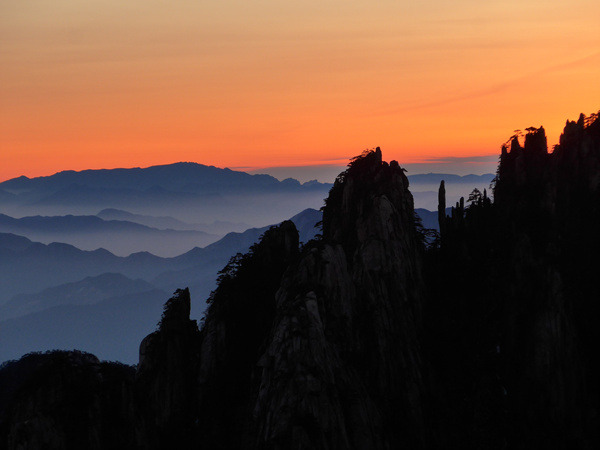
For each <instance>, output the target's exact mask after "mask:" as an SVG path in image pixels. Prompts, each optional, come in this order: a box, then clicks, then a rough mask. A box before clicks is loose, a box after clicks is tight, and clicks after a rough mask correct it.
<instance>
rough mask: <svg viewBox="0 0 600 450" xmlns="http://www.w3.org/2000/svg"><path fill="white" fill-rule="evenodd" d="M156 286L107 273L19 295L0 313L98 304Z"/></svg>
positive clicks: (0, 308) (13, 314)
mask: <svg viewBox="0 0 600 450" xmlns="http://www.w3.org/2000/svg"><path fill="white" fill-rule="evenodd" d="M153 289H154V286H152V285H151V284H150V283H148V282H146V281H144V280H140V279H137V280H131V279H129V278H127V277H126V276H124V275H122V274H120V273H104V274H102V275H98V276H96V277H86V278H84V279H83V280H81V281H77V282H75V283H66V284H62V285H60V286H54V287H50V288H47V289H44V290H43V291H41V292H38V293H35V294H21V295H16V296H14V297H12V298H11V300H10V301H8V302H7V303H5V304H4V305H0V317H2V320H7V319H11V318H14V317H19V316H23V315H27V314H30V313H33V312H38V311H43V310H46V309H48V308H52V307H54V306H59V305H86V304H94V303H99V302H100V301H102V300H106V299H107V298H110V297H116V296H119V295H130V294H134V293H139V292H146V291H151V290H153ZM0 359H1V358H0Z"/></svg>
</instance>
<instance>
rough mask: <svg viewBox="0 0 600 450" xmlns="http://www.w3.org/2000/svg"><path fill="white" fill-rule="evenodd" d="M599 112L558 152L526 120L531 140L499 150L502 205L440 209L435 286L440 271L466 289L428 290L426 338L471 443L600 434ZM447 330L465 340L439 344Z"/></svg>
mask: <svg viewBox="0 0 600 450" xmlns="http://www.w3.org/2000/svg"><path fill="white" fill-rule="evenodd" d="M595 119H596V118H595V117H593V118H592V120H589V119H588V120H586V119H585V118H584V117H581V118H580V119H579V121H578V122H577V123H575V122H568V123H567V126H566V127H565V131H564V134H563V135H562V136H561V140H560V144H559V145H558V146H557V147H556V148H555V149H554V151H553V152H552V153H549V152H548V149H547V147H546V145H547V144H546V136H545V132H544V129H543V128H539V129H535V128H530V129H528V133H527V135H526V136H525V141H524V145H523V146H521V144H520V143H519V140H518V138H517V137H514V138H513V139H512V140H511V141H510V145H507V146H506V147H504V148H503V151H502V155H501V160H500V166H499V168H498V176H497V180H496V186H495V191H494V194H495V199H494V200H495V201H494V203H493V204H491V203H490V202H485V201H483V199H479V200H478V201H474V202H472V203H471V205H470V206H468V207H467V208H466V210H464V211H463V210H462V209H461V208H460V207H458V208H456V209H455V211H454V214H453V217H450V218H445V219H444V222H445V225H446V231H445V235H443V236H442V246H441V249H440V250H439V251H438V252H437V253H435V254H434V255H431V259H432V263H431V269H433V268H435V270H432V272H431V273H430V274H429V275H428V280H429V284H430V285H431V283H433V281H434V276H435V279H436V281H438V282H439V281H441V282H442V284H443V285H448V286H449V285H454V286H462V289H461V290H460V291H457V290H449V291H448V292H442V291H441V290H440V289H436V288H432V289H431V291H430V294H431V295H430V299H429V300H428V308H427V311H428V312H427V318H428V320H430V322H431V323H432V324H435V326H432V328H431V330H430V331H428V339H430V344H429V348H430V349H431V350H430V351H431V353H430V354H431V360H432V363H433V365H434V366H435V372H436V374H437V375H438V376H440V377H442V379H441V380H440V381H439V387H441V389H442V390H443V391H444V394H442V395H440V397H439V398H440V399H445V400H446V401H447V402H448V403H449V404H450V405H458V406H459V408H458V411H457V414H456V416H455V417H457V419H456V420H457V423H456V428H457V429H460V428H463V431H462V432H461V433H462V437H460V436H459V437H456V439H464V437H465V436H467V437H469V439H470V440H471V442H472V446H473V447H474V448H496V446H497V445H498V442H505V443H506V445H508V446H509V447H510V448H523V449H525V448H532V447H535V446H542V447H544V448H594V447H595V446H596V445H598V443H599V442H600V441H599V440H598V434H597V432H596V431H595V430H597V429H598V427H599V426H600V423H599V422H598V418H597V417H598V411H599V407H600V402H599V397H598V382H597V380H598V379H599V378H598V376H599V375H600V373H599V371H598V367H599V366H598V363H597V362H596V360H597V358H596V357H595V356H594V355H595V347H596V346H597V344H598V343H599V342H600V334H599V333H598V331H597V330H598V327H597V324H598V320H600V306H599V305H598V301H597V300H598V298H600V290H599V288H598V285H597V283H595V282H594V273H595V272H596V271H597V270H598V268H599V264H598V261H597V252H598V249H600V239H599V238H598V234H597V233H595V232H591V230H594V229H595V228H597V223H598V220H599V219H600V216H599V208H600V190H599V183H598V177H599V173H600V172H599V170H600V165H599V158H600V133H599V130H600V122H599V121H598V120H595ZM586 122H587V123H586ZM442 189H443V187H441V188H440V191H442ZM586 230H589V231H590V232H586ZM434 272H435V273H436V275H433V273H434ZM439 274H441V280H440V275H439ZM442 299H443V300H442ZM440 330H445V332H446V334H445V335H446V336H450V337H451V340H452V341H453V344H452V346H453V347H455V348H458V349H461V350H460V351H456V350H454V349H453V348H445V350H444V351H442V352H439V354H438V349H436V347H435V344H434V341H436V339H438V338H441V335H442V332H440ZM444 347H445V346H444V344H442V348H444ZM458 353H460V354H458ZM458 362H460V364H459V363H458ZM465 367H468V368H469V369H468V370H466V369H465ZM444 376H448V377H449V378H447V379H446V380H444V379H443V377H444ZM461 398H462V399H467V401H465V400H460V399H461ZM442 403H443V402H442ZM446 407H448V406H446ZM451 409H452V407H451V406H450V407H448V411H449V412H448V414H450V411H451ZM482 411H484V412H485V414H482ZM485 417H487V419H485ZM442 422H443V421H442ZM443 433H444V434H445V435H446V438H447V439H451V438H450V437H449V436H450V435H449V432H448V431H444V432H443ZM485 436H488V437H489V436H492V437H493V439H491V440H490V439H489V438H488V439H487V440H486V439H485Z"/></svg>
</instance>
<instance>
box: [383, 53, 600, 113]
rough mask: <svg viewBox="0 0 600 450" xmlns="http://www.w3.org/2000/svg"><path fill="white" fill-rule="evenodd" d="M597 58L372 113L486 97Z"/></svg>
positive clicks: (593, 55)
mask: <svg viewBox="0 0 600 450" xmlns="http://www.w3.org/2000/svg"><path fill="white" fill-rule="evenodd" d="M598 58H600V52H595V53H592V54H590V55H587V56H585V57H583V58H578V59H575V60H572V61H566V62H562V63H560V64H555V65H551V66H547V67H545V68H543V69H540V70H536V71H533V72H530V73H528V74H525V75H522V76H520V77H516V78H513V79H512V80H508V81H506V82H503V83H498V84H495V85H492V86H488V87H485V88H482V89H477V90H473V91H469V92H465V93H463V94H459V95H455V96H450V97H446V98H440V99H436V100H430V101H414V102H405V103H400V104H397V105H396V106H390V107H389V108H387V109H382V110H378V111H376V112H374V113H373V115H375V116H377V115H390V114H397V113H401V112H406V111H414V110H417V109H427V108H433V107H438V106H443V105H448V104H451V103H458V102H462V101H465V100H472V99H475V98H479V97H486V96H489V95H493V94H497V93H499V92H502V91H505V90H507V89H509V88H511V87H513V86H517V85H519V84H520V83H522V82H524V81H527V80H530V79H532V78H536V77H539V76H542V75H547V74H549V73H553V72H558V71H560V70H565V69H571V68H575V67H580V66H583V65H585V64H588V63H589V62H591V61H594V60H596V59H598Z"/></svg>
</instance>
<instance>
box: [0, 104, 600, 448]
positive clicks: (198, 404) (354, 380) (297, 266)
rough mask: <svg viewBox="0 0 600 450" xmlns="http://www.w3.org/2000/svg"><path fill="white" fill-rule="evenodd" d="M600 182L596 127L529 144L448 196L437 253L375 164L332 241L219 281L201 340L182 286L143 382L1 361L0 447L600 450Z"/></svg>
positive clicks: (507, 150) (288, 242)
mask: <svg viewBox="0 0 600 450" xmlns="http://www.w3.org/2000/svg"><path fill="white" fill-rule="evenodd" d="M599 173H600V119H599V115H598V114H594V115H592V116H590V117H585V116H583V115H582V116H581V117H580V118H579V120H577V121H576V122H571V121H569V122H567V124H566V127H565V130H564V132H563V134H562V135H561V137H560V143H559V145H558V146H556V147H555V148H554V151H553V152H552V153H548V148H547V143H546V135H545V131H544V129H543V128H533V127H532V128H528V129H527V134H526V135H525V136H524V143H523V144H522V143H521V141H519V139H518V137H515V138H513V139H511V141H510V146H505V147H504V148H503V150H502V155H501V158H500V165H499V168H498V175H497V180H496V184H495V187H494V192H493V194H494V195H493V198H492V197H490V196H488V195H487V192H482V193H480V194H478V195H477V193H474V195H473V197H472V198H471V199H470V201H468V202H467V203H468V205H465V201H464V198H463V199H460V200H459V201H458V202H456V204H455V206H452V207H451V209H450V214H447V213H446V210H447V208H446V202H447V198H446V189H445V183H444V182H441V183H440V186H439V190H438V199H439V204H438V218H439V228H440V239H436V240H435V241H433V242H432V243H430V244H428V243H427V242H426V239H425V238H426V234H425V233H423V230H422V228H421V227H420V226H419V221H418V220H417V219H416V217H415V211H414V202H413V198H412V195H411V193H410V191H409V190H408V179H407V178H406V176H405V174H404V171H403V170H402V169H401V168H400V167H399V165H398V163H397V162H395V161H391V162H390V163H387V162H384V161H383V159H382V154H381V151H380V149H379V148H377V149H376V150H373V151H367V152H365V153H363V154H362V155H361V156H359V157H357V158H354V159H353V160H352V161H351V163H350V164H349V166H348V169H347V170H346V171H344V172H343V173H342V174H340V176H339V177H338V178H337V179H336V182H335V184H334V186H333V187H332V189H331V191H330V194H329V197H328V198H327V200H326V203H325V206H324V208H323V218H322V233H321V236H319V237H317V238H316V239H315V240H313V241H311V242H309V243H307V244H306V245H304V246H300V245H299V233H298V230H297V229H296V227H295V225H294V224H293V223H292V222H291V221H284V222H282V223H281V224H280V225H278V226H275V227H271V228H270V229H268V230H267V231H266V232H265V233H264V234H263V236H262V238H261V240H260V241H259V242H258V243H256V244H254V245H253V246H252V247H251V248H250V249H249V251H248V252H247V253H245V254H239V255H237V256H235V257H234V258H232V259H230V261H229V263H228V264H227V265H226V266H225V267H224V268H223V270H221V271H220V273H219V278H218V285H217V288H216V289H215V290H214V291H213V292H212V294H211V295H210V297H209V299H208V304H209V307H208V310H207V311H206V314H205V316H204V317H203V320H201V322H200V326H198V324H197V322H196V321H194V320H191V319H190V314H191V309H192V300H191V299H192V297H191V293H190V291H189V289H186V288H182V289H177V290H176V291H175V293H174V295H173V296H172V297H171V298H170V299H168V300H167V302H166V303H165V306H164V309H163V313H162V315H161V318H160V321H159V322H158V326H157V329H156V330H155V331H154V332H152V333H150V334H148V335H147V336H146V337H145V338H144V339H143V340H142V342H141V344H140V352H139V363H138V366H137V368H136V372H135V374H132V373H131V371H127V370H120V371H116V370H115V371H113V372H112V375H111V376H105V375H104V374H105V373H108V367H107V366H106V365H102V363H100V362H99V361H98V360H97V359H95V358H94V357H92V356H90V355H86V354H82V353H80V352H70V353H63V352H53V353H49V354H46V355H35V356H26V357H25V358H23V359H21V360H20V361H13V362H9V363H5V364H4V365H3V367H2V369H1V370H0V380H6V379H8V380H10V383H7V385H8V387H2V386H1V385H0V390H1V391H2V392H0V399H2V401H3V404H0V414H1V415H0V434H1V435H2V436H4V437H5V438H4V441H5V442H7V447H8V448H10V449H13V448H14V449H16V448H28V447H29V448H31V447H41V446H43V445H46V444H47V443H48V442H53V443H57V445H59V446H62V447H69V446H71V447H75V446H76V444H77V445H79V446H80V447H86V448H94V449H95V448H102V443H103V442H110V443H111V444H110V445H112V446H113V447H128V448H131V447H136V448H157V449H162V448H165V449H166V448H180V449H198V448H211V449H212V448H222V449H231V448H235V449H284V448H285V449H287V448H290V449H320V450H330V449H331V450H333V449H348V450H349V449H357V448H361V449H377V450H378V449H382V450H383V449H392V448H410V449H416V450H419V449H427V450H429V449H431V450H433V449H442V448H443V449H445V448H461V449H468V450H475V449H483V450H488V449H490V450H491V449H499V448H510V449H515V450H525V449H531V448H544V449H552V450H558V449H560V450H567V449H581V450H584V449H592V448H598V447H599V446H600V435H599V433H598V430H599V429H600V414H599V412H600V398H599V396H598V392H599V391H600V381H599V380H600V376H599V375H600V363H599V362H598V359H597V358H596V357H595V356H596V353H597V351H596V349H597V344H598V342H600V331H599V327H598V323H599V321H600V305H599V304H598V298H600V286H599V285H598V283H597V282H596V277H597V275H596V274H597V273H598V270H600V261H599V260H598V258H597V252H598V248H600V236H598V234H597V233H582V232H581V231H582V230H593V229H595V228H594V227H595V226H596V225H597V224H598V221H599V220H600V178H599V177H598V174H599ZM17 374H18V375H19V378H20V379H21V380H22V381H21V382H20V383H19V382H15V378H16V375H17ZM100 374H102V375H101V376H100ZM65 380H68V381H69V383H72V384H73V391H75V392H77V393H78V395H77V396H76V397H75V398H71V397H68V396H66V395H65V394H67V393H68V392H69V390H68V389H65ZM115 386H117V387H115ZM65 397H66V398H67V399H68V400H65ZM78 411H81V412H85V414H84V415H82V416H81V418H80V419H79V422H78V424H80V426H77V427H70V425H71V424H72V423H73V418H74V417H77V414H76V412H78ZM80 414H81V413H80ZM107 422H109V423H111V425H112V426H110V427H106V426H104V424H105V423H107ZM115 428H117V429H119V430H120V433H119V436H118V437H115V434H114V431H113V430H114V429H115ZM65 430H70V431H65Z"/></svg>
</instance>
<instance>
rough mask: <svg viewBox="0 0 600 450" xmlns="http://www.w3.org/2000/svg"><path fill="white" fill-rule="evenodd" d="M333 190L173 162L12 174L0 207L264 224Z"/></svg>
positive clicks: (14, 211)
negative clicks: (110, 211)
mask: <svg viewBox="0 0 600 450" xmlns="http://www.w3.org/2000/svg"><path fill="white" fill-rule="evenodd" d="M330 187H331V185H329V184H323V183H317V182H310V183H305V184H300V183H299V182H298V181H296V180H292V179H287V180H284V181H278V180H277V179H276V178H273V177H271V176H269V175H249V174H247V173H245V172H238V171H233V170H230V169H219V168H216V167H212V166H210V167H209V166H204V165H201V164H196V163H176V164H170V165H163V166H153V167H148V168H144V169H141V168H135V169H110V170H84V171H80V172H75V171H64V172H60V173H57V174H54V175H52V176H47V177H37V178H31V179H30V178H27V177H19V178H15V179H12V180H8V181H5V182H3V183H0V190H2V191H5V192H7V193H9V194H11V195H12V197H11V198H10V199H9V200H10V201H9V200H7V201H3V197H1V196H0V208H2V209H3V212H4V213H5V214H7V215H11V216H14V217H22V216H28V215H35V214H44V215H49V216H50V215H51V216H63V215H68V214H71V215H92V214H96V213H97V212H98V211H99V210H103V209H120V210H125V211H129V212H131V213H132V214H134V215H138V216H157V217H164V216H168V217H171V218H173V219H175V220H177V221H181V222H187V223H206V222H210V223H213V222H215V221H218V222H232V223H241V222H244V223H250V225H252V226H257V225H260V226H263V225H266V224H269V223H277V222H280V221H281V220H283V219H285V218H287V217H290V216H291V215H293V214H294V213H296V212H297V211H301V210H303V209H306V208H309V207H313V208H315V207H316V208H319V207H320V206H321V204H322V200H323V198H324V197H325V196H326V194H327V192H328V190H329V188H330ZM221 231H222V232H223V230H221ZM226 231H228V230H226Z"/></svg>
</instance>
